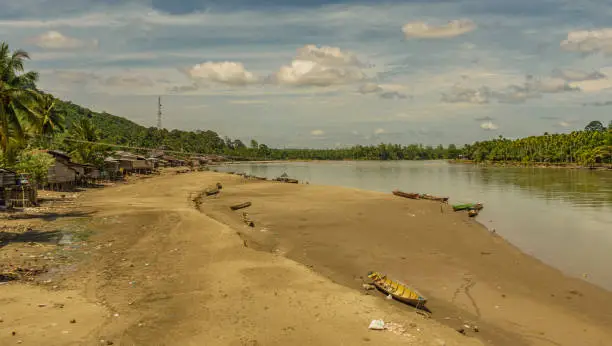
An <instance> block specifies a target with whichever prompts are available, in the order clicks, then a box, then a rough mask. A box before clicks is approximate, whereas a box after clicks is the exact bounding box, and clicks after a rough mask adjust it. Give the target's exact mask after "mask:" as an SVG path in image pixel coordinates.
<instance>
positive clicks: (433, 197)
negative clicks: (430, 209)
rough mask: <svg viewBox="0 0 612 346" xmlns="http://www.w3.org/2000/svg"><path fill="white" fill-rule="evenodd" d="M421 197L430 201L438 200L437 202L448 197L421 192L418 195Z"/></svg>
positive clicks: (446, 199)
mask: <svg viewBox="0 0 612 346" xmlns="http://www.w3.org/2000/svg"><path fill="white" fill-rule="evenodd" d="M420 197H421V198H422V199H429V200H432V201H438V202H445V203H446V202H448V197H437V196H432V195H430V194H427V193H426V194H423V195H421V196H420Z"/></svg>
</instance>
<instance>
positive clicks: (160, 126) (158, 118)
mask: <svg viewBox="0 0 612 346" xmlns="http://www.w3.org/2000/svg"><path fill="white" fill-rule="evenodd" d="M161 110H162V104H161V96H158V97H157V128H158V129H159V130H161V128H162V121H161V120H162V111H161Z"/></svg>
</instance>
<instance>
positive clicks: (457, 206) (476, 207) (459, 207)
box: [453, 203, 483, 211]
mask: <svg viewBox="0 0 612 346" xmlns="http://www.w3.org/2000/svg"><path fill="white" fill-rule="evenodd" d="M482 208H483V205H482V203H464V204H453V210H454V211H460V210H471V209H474V210H480V209H482Z"/></svg>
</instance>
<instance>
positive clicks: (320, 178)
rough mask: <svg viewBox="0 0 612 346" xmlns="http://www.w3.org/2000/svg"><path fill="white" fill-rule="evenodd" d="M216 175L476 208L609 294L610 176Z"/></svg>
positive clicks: (530, 249)
mask: <svg viewBox="0 0 612 346" xmlns="http://www.w3.org/2000/svg"><path fill="white" fill-rule="evenodd" d="M219 170H220V171H230V170H231V171H236V172H245V173H248V174H252V175H257V176H264V177H267V178H275V177H278V176H280V175H281V174H283V173H287V175H289V176H290V177H292V178H296V179H299V180H300V181H307V182H309V183H311V184H318V185H334V186H346V187H353V188H359V189H366V190H374V191H381V192H390V191H391V190H393V189H395V188H399V189H400V190H403V191H406V192H420V193H430V194H433V195H440V196H449V197H450V203H451V204H455V203H462V202H482V203H484V209H483V210H482V211H481V213H480V215H478V216H477V218H478V221H480V222H481V223H482V224H483V225H484V226H486V227H487V228H488V229H490V230H491V229H495V231H496V232H497V233H498V234H499V235H501V236H502V237H504V238H505V239H507V240H508V241H510V242H511V243H512V244H514V245H515V246H517V247H519V248H520V249H521V250H522V251H523V252H525V253H528V254H530V255H533V256H535V257H536V258H538V259H540V260H541V261H543V262H545V263H547V264H549V265H552V266H553V267H556V268H558V269H559V270H561V271H563V272H564V273H566V274H568V275H571V276H575V277H579V278H582V279H585V280H587V281H590V282H592V283H594V284H597V285H599V286H602V287H605V288H607V289H608V290H612V269H610V264H611V263H612V172H604V171H588V170H577V169H551V168H506V167H478V166H473V165H467V164H449V163H446V162H444V161H361V162H353V161H348V162H344V161H343V162H337V161H334V162H316V163H305V162H291V163H287V162H279V163H240V164H231V165H227V166H221V167H220V169H219Z"/></svg>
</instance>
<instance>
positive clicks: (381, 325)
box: [368, 320, 385, 330]
mask: <svg viewBox="0 0 612 346" xmlns="http://www.w3.org/2000/svg"><path fill="white" fill-rule="evenodd" d="M368 329H373V330H383V329H385V321H383V320H372V322H370V326H369V327H368Z"/></svg>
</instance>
